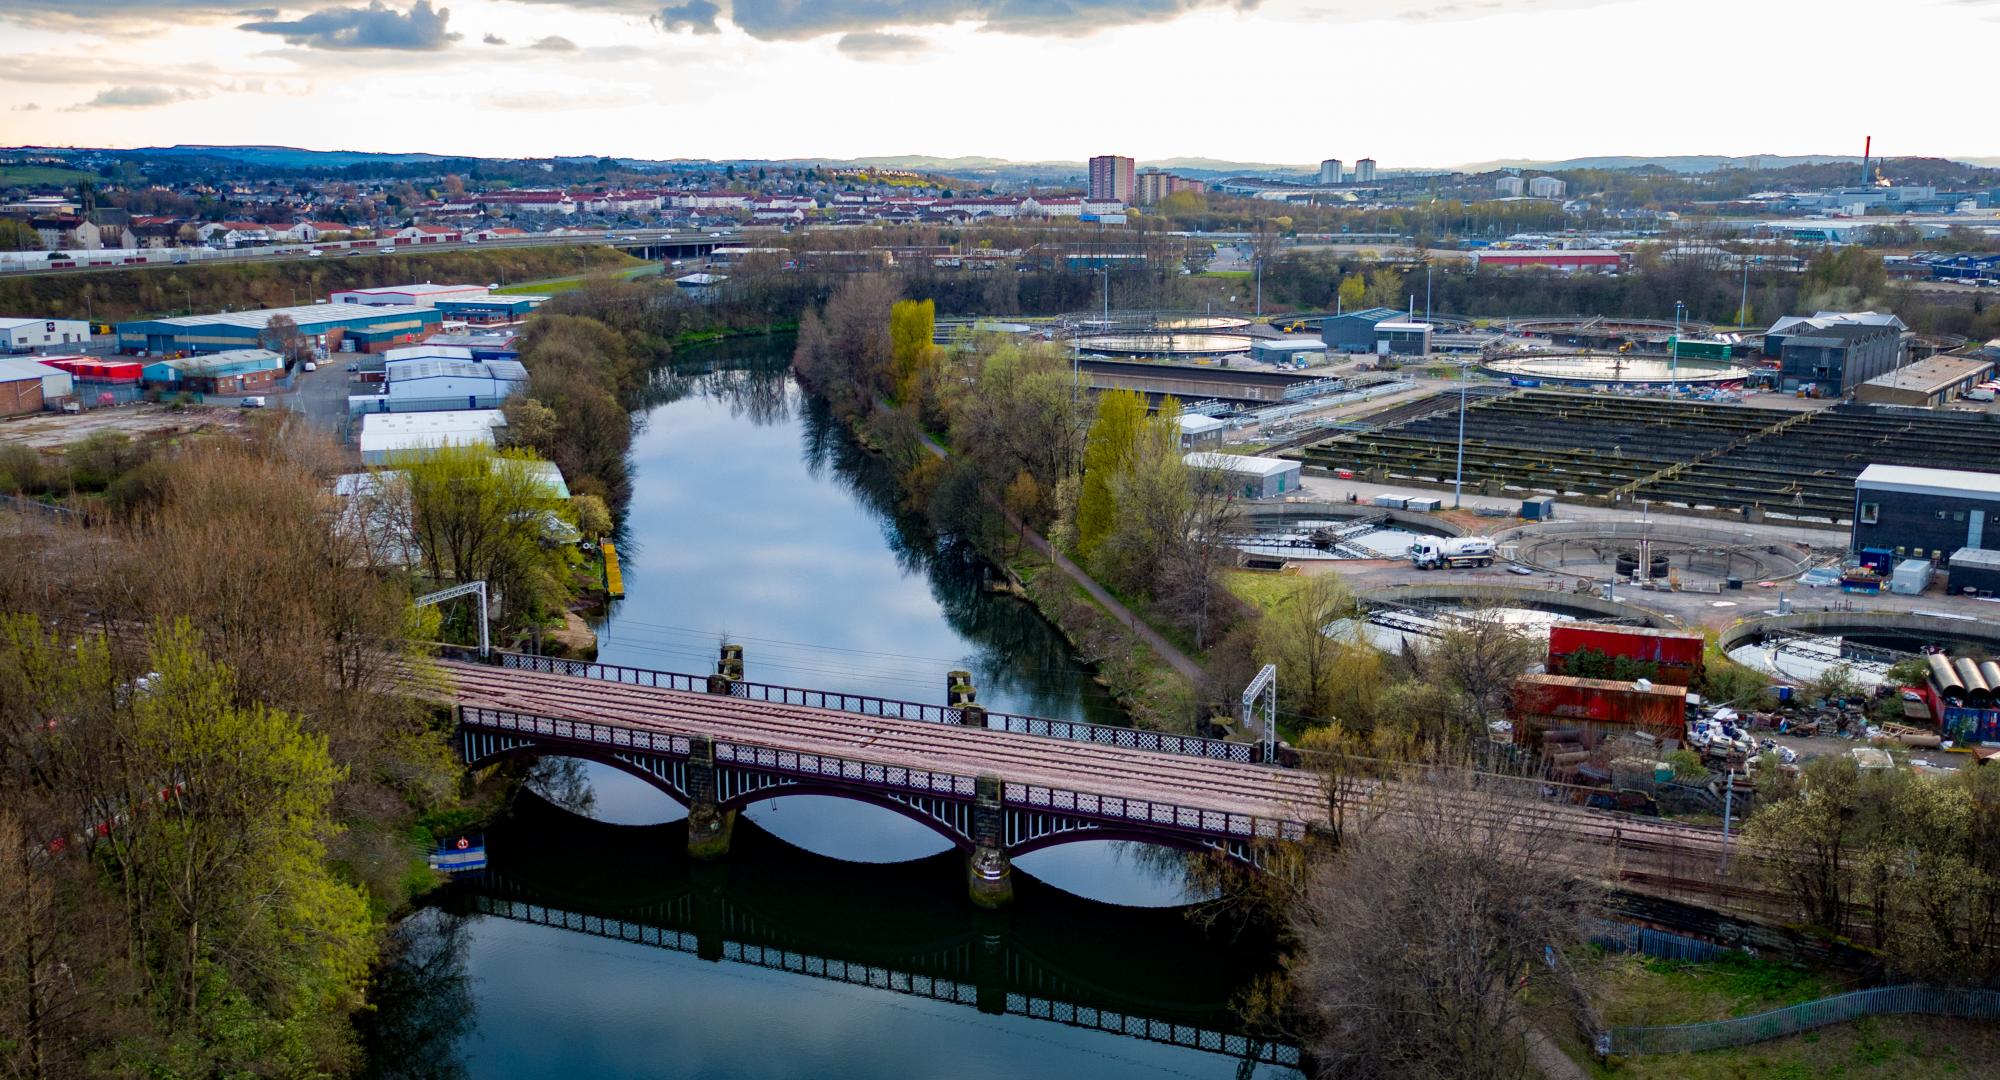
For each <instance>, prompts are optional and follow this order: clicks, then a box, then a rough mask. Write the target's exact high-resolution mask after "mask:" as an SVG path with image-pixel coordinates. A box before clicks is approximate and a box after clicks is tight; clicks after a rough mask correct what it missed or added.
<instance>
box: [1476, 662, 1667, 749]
mask: <svg viewBox="0 0 2000 1080" xmlns="http://www.w3.org/2000/svg"><path fill="white" fill-rule="evenodd" d="M1686 726H1687V688H1686V687H1682V686H1664V685H1659V684H1654V685H1653V686H1652V687H1650V688H1648V689H1644V690H1642V689H1640V688H1639V685H1638V684H1637V683H1629V682H1614V681H1612V680H1609V679H1578V678H1573V677H1571V676H1568V675H1523V676H1521V677H1520V678H1518V679H1516V680H1514V730H1515V733H1516V735H1517V737H1520V738H1526V737H1527V735H1528V733H1529V732H1532V731H1547V730H1550V729H1553V728H1566V727H1575V728H1588V729H1594V730H1597V731H1600V732H1603V733H1607V734H1615V733H1616V732H1618V731H1624V730H1630V729H1633V728H1637V729H1639V730H1641V731H1646V732H1650V733H1652V734H1654V735H1659V736H1661V737H1663V738H1679V737H1680V736H1681V734H1682V732H1683V731H1684V730H1685V729H1686Z"/></svg>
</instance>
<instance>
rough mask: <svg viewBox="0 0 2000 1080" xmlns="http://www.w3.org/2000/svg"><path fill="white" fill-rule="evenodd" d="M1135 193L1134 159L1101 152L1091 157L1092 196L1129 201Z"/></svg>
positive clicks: (1113, 200)
mask: <svg viewBox="0 0 2000 1080" xmlns="http://www.w3.org/2000/svg"><path fill="white" fill-rule="evenodd" d="M1133 194H1134V186H1133V171H1132V159H1131V158H1128V157H1119V156H1118V155H1116V154H1101V155H1099V156H1097V157H1094V158H1091V159H1090V197H1091V198H1092V199H1103V200H1107V201H1111V202H1121V203H1129V202H1131V201H1132V196H1133Z"/></svg>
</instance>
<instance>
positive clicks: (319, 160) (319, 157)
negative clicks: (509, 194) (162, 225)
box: [115, 143, 464, 169]
mask: <svg viewBox="0 0 2000 1080" xmlns="http://www.w3.org/2000/svg"><path fill="white" fill-rule="evenodd" d="M115 152H116V153H122V154H129V155H133V156H144V157H153V158H194V157H206V158H216V159H219V160H222V161H241V162H244V163H246V164H250V165H276V166H281V167H284V168H291V169H299V168H312V167H315V166H319V167H324V168H329V169H340V168H345V167H347V166H349V165H362V164H388V165H405V164H409V163H411V162H419V161H451V160H454V159H453V158H452V157H451V156H450V155H447V154H378V153H373V152H370V151H366V150H302V149H300V148H298V147H295V146H204V145H201V144H195V143H181V144H177V145H174V146H142V147H138V148H136V149H132V150H121V151H115ZM456 160H464V159H463V158H459V159H456Z"/></svg>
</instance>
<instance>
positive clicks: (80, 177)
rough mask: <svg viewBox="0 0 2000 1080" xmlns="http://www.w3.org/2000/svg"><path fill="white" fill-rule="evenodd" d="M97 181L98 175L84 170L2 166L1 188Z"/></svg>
mask: <svg viewBox="0 0 2000 1080" xmlns="http://www.w3.org/2000/svg"><path fill="white" fill-rule="evenodd" d="M96 179H97V174H96V173H91V172H84V171H83V170H82V169H64V168H59V167H57V166H54V165H0V186H8V185H14V184H20V185H23V186H28V185H36V184H75V183H80V182H82V181H85V180H96Z"/></svg>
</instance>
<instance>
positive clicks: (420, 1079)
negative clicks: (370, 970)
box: [355, 907, 476, 1080]
mask: <svg viewBox="0 0 2000 1080" xmlns="http://www.w3.org/2000/svg"><path fill="white" fill-rule="evenodd" d="M466 923H467V920H466V918H465V917H464V916H461V915H454V914H451V913H450V912H447V911H443V910H441V909H439V908H435V907H429V908H425V909H423V910H421V911H418V912H416V913H415V914H413V915H411V916H410V917H408V918H406V919H404V920H402V921H401V922H399V923H397V924H396V926H395V928H394V929H393V930H392V931H390V934H389V944H388V947H387V949H386V953H387V955H388V957H389V959H388V960H387V961H386V962H385V963H384V964H383V965H382V966H381V967H380V968H378V969H377V970H376V972H375V979H374V983H373V985H372V986H370V988H369V993H368V1000H369V1004H370V1005H371V1006H373V1007H372V1008H370V1009H367V1010H364V1011H363V1012H361V1013H360V1014H358V1015H357V1017H356V1019H355V1028H356V1030H357V1031H358V1033H359V1034H360V1037H361V1050H362V1054H363V1057H364V1060H365V1067H364V1070H363V1073H362V1075H364V1076H366V1077H370V1078H372V1080H464V1078H465V1077H466V1076H468V1075H469V1074H468V1073H467V1072H466V1068H465V1063H464V1061H463V1057H464V1055H463V1054H462V1053H461V1051H460V1049H459V1041H460V1040H462V1039H464V1038H465V1036H467V1035H468V1034H470V1033H471V1032H472V1029H473V1027H474V1026H475V1023H476V1016H475V1012H474V1009H475V1005H474V998H473V994H472V981H471V979H470V978H468V977H467V975H466V972H465V945H466Z"/></svg>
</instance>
